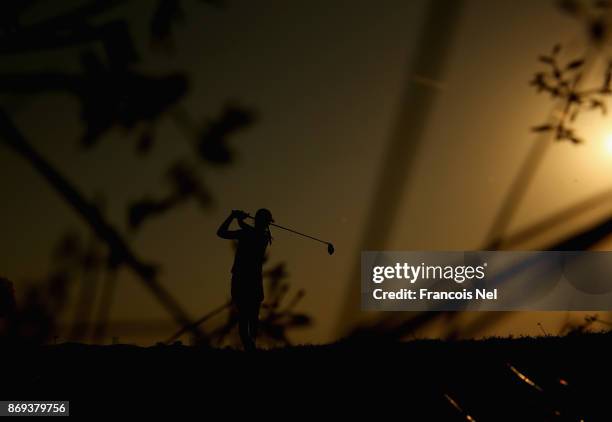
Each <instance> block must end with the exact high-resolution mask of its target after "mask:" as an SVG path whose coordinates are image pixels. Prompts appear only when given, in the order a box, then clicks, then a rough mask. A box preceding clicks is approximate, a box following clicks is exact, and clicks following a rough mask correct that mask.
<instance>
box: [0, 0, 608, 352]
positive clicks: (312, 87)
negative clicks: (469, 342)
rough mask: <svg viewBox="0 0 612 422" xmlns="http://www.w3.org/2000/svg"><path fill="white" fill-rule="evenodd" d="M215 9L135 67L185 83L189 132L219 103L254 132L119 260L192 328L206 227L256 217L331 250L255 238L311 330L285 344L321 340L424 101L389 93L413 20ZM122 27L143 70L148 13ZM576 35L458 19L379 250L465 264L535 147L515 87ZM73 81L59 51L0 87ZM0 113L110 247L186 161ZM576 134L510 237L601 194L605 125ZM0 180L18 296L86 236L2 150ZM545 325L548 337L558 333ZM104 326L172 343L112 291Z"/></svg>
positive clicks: (488, 18)
mask: <svg viewBox="0 0 612 422" xmlns="http://www.w3.org/2000/svg"><path fill="white" fill-rule="evenodd" d="M228 4H229V5H228V7H227V8H226V9H224V10H214V9H211V8H208V7H205V6H192V5H190V6H189V8H188V14H187V16H186V20H185V23H184V25H183V26H182V27H180V28H179V30H178V31H177V39H176V46H177V51H176V53H175V55H173V56H171V57H168V56H164V55H163V54H161V55H160V54H152V53H146V54H145V56H144V60H143V65H142V68H143V69H152V70H154V71H155V72H162V71H164V70H173V69H184V70H186V71H188V72H189V74H190V76H191V80H192V88H191V91H190V92H189V95H188V98H187V99H186V101H185V103H184V105H185V107H186V108H187V109H188V110H189V111H190V112H191V113H192V114H193V115H195V116H207V117H212V116H214V115H216V114H217V113H218V111H219V109H220V108H221V106H222V105H224V104H225V103H227V102H228V101H237V102H239V103H242V104H245V105H247V106H251V107H253V108H255V109H256V110H257V112H258V115H259V117H260V119H259V121H258V122H257V124H256V125H255V126H253V127H252V128H251V129H249V130H247V131H245V132H242V133H240V134H239V135H237V136H236V137H235V138H234V139H233V140H232V145H233V146H234V148H235V150H236V151H237V153H238V159H237V161H236V163H235V164H234V165H232V166H231V167H228V168H224V169H215V168H207V169H206V170H205V172H204V174H205V176H206V181H207V183H208V185H209V186H210V189H211V192H212V194H213V198H214V201H215V205H214V207H213V208H211V209H208V210H205V212H202V211H201V209H200V208H199V207H198V206H196V205H194V204H190V205H186V206H184V207H181V208H180V209H177V210H176V211H174V212H173V213H171V214H170V215H168V216H166V217H164V218H161V219H158V220H156V221H154V222H152V223H151V224H149V225H148V226H146V227H145V228H144V229H143V231H142V232H141V233H138V234H137V235H135V236H133V239H132V244H133V246H134V248H135V249H136V250H137V251H138V252H139V254H140V255H141V256H143V257H146V258H149V259H151V260H153V261H157V262H159V263H160V264H162V265H163V269H164V272H163V276H162V282H163V283H164V284H165V285H166V286H167V287H168V288H169V289H170V290H171V291H172V292H173V293H174V294H175V295H176V297H177V298H178V299H179V301H180V302H181V303H182V304H183V305H184V306H185V307H186V308H187V309H188V310H189V312H190V313H191V314H192V315H194V316H200V315H201V314H204V313H206V312H207V311H208V310H209V309H211V308H214V307H215V306H217V305H218V304H220V303H222V302H223V301H224V300H225V299H226V297H227V296H228V293H229V268H230V266H231V260H232V256H231V253H232V251H231V248H230V246H229V244H227V242H224V241H222V240H220V239H218V238H217V237H216V236H215V231H216V228H217V226H218V225H219V223H220V222H221V221H222V220H223V219H224V218H225V216H226V214H227V213H228V212H229V210H231V209H233V208H240V209H244V210H247V211H251V212H253V211H255V210H256V209H257V208H259V207H267V208H270V209H271V210H272V212H273V213H274V217H275V219H276V221H277V222H278V223H279V224H283V225H288V226H291V227H295V228H296V229H298V230H301V231H304V232H306V233H312V234H313V235H315V236H318V237H321V238H324V239H328V240H331V241H332V242H333V243H334V244H335V246H336V254H335V255H334V256H333V257H330V256H328V255H327V253H326V251H325V248H324V246H321V245H319V244H316V243H314V242H308V241H305V240H303V239H300V238H297V237H292V236H291V235H288V234H285V233H281V232H273V235H274V236H275V241H274V243H273V245H272V248H271V249H270V252H271V256H270V257H271V261H272V262H277V261H286V262H287V269H288V271H289V273H290V276H291V278H290V281H291V284H292V286H293V287H294V288H295V289H298V288H304V289H306V297H305V299H304V301H303V303H302V304H301V305H300V309H302V310H304V311H307V312H310V313H312V314H313V316H314V317H315V321H316V324H315V325H314V327H313V328H312V329H308V330H305V331H303V332H300V333H296V336H295V337H294V338H296V339H297V340H299V341H312V342H319V341H325V340H329V339H332V338H334V336H335V334H336V333H335V328H336V322H337V321H336V320H337V318H338V315H339V313H340V308H341V306H342V304H343V295H344V294H345V292H346V291H347V277H348V275H347V274H348V273H349V272H350V270H351V266H352V265H354V264H355V256H356V253H357V252H358V243H357V242H358V240H359V237H360V234H361V228H362V227H363V224H364V219H365V218H366V217H365V213H366V210H367V206H368V204H369V201H370V199H371V194H372V191H373V189H374V183H375V181H376V176H377V175H378V173H379V171H380V166H381V165H382V163H381V158H382V156H383V153H384V150H385V147H386V145H387V141H388V139H389V136H390V128H391V127H392V126H393V125H394V123H395V118H396V111H397V109H398V107H399V105H400V102H401V101H402V100H403V98H402V92H403V91H404V88H405V84H406V83H423V80H422V77H423V76H425V77H426V76H427V75H406V74H405V72H406V69H408V68H409V66H408V65H409V64H410V60H411V58H412V54H413V52H414V50H415V46H416V45H417V42H418V40H419V34H420V29H421V26H420V25H421V23H422V18H423V16H424V11H425V8H426V4H427V2H426V1H425V0H419V1H410V2H406V1H401V0H393V1H392V0H389V1H385V2H381V3H377V4H375V3H372V2H367V1H354V2H329V1H318V2H284V1H280V0H279V1H267V2H263V3H260V2H250V1H246V0H242V1H238V0H231V1H228ZM129 7H130V8H126V9H123V10H119V11H117V12H116V13H117V14H119V15H127V16H132V19H133V23H134V26H133V32H134V35H135V36H136V38H137V40H138V41H139V43H140V45H141V47H142V48H140V50H141V51H143V52H146V51H148V49H147V44H146V43H147V40H145V37H144V36H143V34H144V33H145V32H146V30H147V28H146V25H147V20H146V19H147V18H148V15H147V14H148V13H149V11H148V10H146V11H145V10H141V9H139V7H141V6H139V5H131V6H129ZM145 12H146V13H145ZM581 29H582V28H581V27H580V26H579V25H577V24H575V23H574V22H573V21H572V20H570V19H569V18H567V17H565V16H563V15H561V14H560V13H559V12H558V11H557V10H556V8H555V7H554V2H552V1H540V2H534V1H529V0H521V1H499V2H491V1H487V0H471V1H467V2H466V7H465V10H464V11H463V13H462V17H461V21H460V23H459V28H458V31H457V34H456V37H455V39H454V40H453V45H452V50H451V54H450V56H449V57H448V58H447V66H446V70H445V75H446V76H445V78H444V80H442V81H434V82H435V83H434V84H433V85H432V87H431V89H434V90H436V91H437V96H436V102H435V104H434V107H433V110H432V112H431V114H430V116H429V118H428V121H427V123H426V124H427V126H426V132H425V136H424V137H423V139H421V140H420V145H421V147H420V149H419V152H418V157H417V160H416V162H415V165H414V168H412V169H411V171H410V183H409V184H408V188H407V192H405V195H403V196H402V197H400V198H397V203H398V206H399V207H400V212H399V215H401V218H399V219H398V221H397V222H395V227H394V235H393V236H392V238H391V239H389V240H388V247H387V248H388V249H398V250H401V249H445V250H452V249H477V248H479V247H482V245H483V242H484V238H485V236H486V233H487V230H488V229H489V226H490V224H491V222H492V221H493V217H494V215H495V212H496V210H497V208H498V207H499V204H500V201H501V200H502V198H503V195H504V193H505V192H506V189H507V188H508V186H509V184H510V182H511V180H512V178H513V176H514V175H515V173H516V171H517V168H518V167H519V165H520V164H521V162H522V160H523V159H524V156H525V154H526V153H527V151H528V150H529V147H530V145H531V143H532V142H534V140H535V136H533V135H532V134H530V133H529V127H531V126H533V125H535V124H538V123H541V121H542V120H544V119H545V118H546V116H547V115H548V113H549V112H550V109H551V106H552V104H551V103H550V102H549V101H548V100H547V99H546V98H545V97H543V96H536V95H535V94H534V92H533V89H532V88H531V87H529V86H528V81H529V80H530V78H531V77H532V74H533V72H534V71H535V70H537V69H538V63H537V62H536V58H537V56H538V55H539V54H540V53H542V52H546V51H549V50H550V48H551V47H552V46H553V45H554V44H555V43H557V42H559V41H560V42H562V43H568V44H567V45H568V47H569V48H571V49H573V51H581V48H582V47H581V46H582V45H583V44H582V42H583V40H582V33H581ZM441 30H443V28H441ZM434 53H435V52H432V54H434ZM76 65H77V63H76V59H75V58H74V51H70V52H50V53H44V54H41V55H37V56H29V57H27V56H26V57H16V58H13V59H12V60H11V62H10V63H6V62H4V61H3V63H2V65H1V68H2V69H3V70H15V69H23V68H27V69H37V68H55V69H60V70H61V69H71V68H75V66H76ZM3 100H5V101H10V103H9V104H11V107H12V108H11V110H12V112H13V116H14V117H15V119H16V121H17V122H18V124H19V126H20V127H21V129H22V130H23V131H24V133H25V134H26V135H27V136H28V137H29V139H30V140H31V142H32V143H33V144H34V145H36V147H37V148H38V149H39V150H40V151H41V152H42V153H43V154H44V155H45V156H47V157H48V158H49V159H50V160H51V161H52V162H53V163H55V164H56V165H57V166H59V167H61V168H62V169H63V171H64V172H65V173H66V174H67V175H68V176H70V177H71V179H73V180H74V181H75V182H76V183H77V185H78V186H79V187H80V188H81V189H82V190H83V192H85V193H87V194H88V195H90V196H93V195H95V194H96V193H97V192H106V193H107V196H108V209H107V216H108V217H109V218H110V219H112V220H113V221H114V222H115V223H116V224H117V225H118V226H120V227H125V204H126V203H127V202H129V201H130V200H132V199H135V198H138V197H140V196H141V194H142V193H143V192H147V193H151V194H155V193H158V194H161V193H163V192H164V191H165V187H166V186H165V184H164V181H163V171H164V169H165V166H166V165H167V164H168V163H170V162H171V161H172V159H173V158H175V157H181V156H185V155H186V154H189V149H188V145H187V144H186V143H185V142H184V140H182V139H180V138H181V135H180V132H179V131H178V130H177V129H176V127H175V126H174V125H173V124H172V122H171V121H168V120H162V121H161V122H160V124H159V127H158V140H159V142H158V145H157V146H156V148H155V149H154V153H153V156H152V157H150V158H148V159H146V160H142V159H140V158H138V157H137V156H135V154H134V153H133V150H134V142H133V140H132V141H131V140H130V138H129V136H125V134H124V133H122V132H121V131H118V130H117V131H115V132H113V133H111V134H110V135H109V136H107V138H105V141H104V142H103V143H101V145H100V147H98V148H97V149H95V150H94V151H93V152H83V151H81V150H79V149H78V148H77V147H76V139H77V138H78V136H79V134H80V133H81V129H82V128H81V124H80V122H79V121H78V119H77V118H76V115H77V114H76V113H77V110H78V108H77V104H76V102H75V101H74V100H73V99H72V98H70V97H67V96H63V95H45V96H39V97H37V98H36V99H31V100H28V101H22V100H19V101H17V100H15V99H14V98H8V99H3ZM581 124H583V125H584V127H585V128H586V129H585V131H586V133H585V135H587V136H589V137H590V142H589V143H588V144H587V145H585V146H581V147H574V146H572V145H569V144H558V145H554V146H553V147H552V148H551V149H550V151H549V153H548V155H547V157H546V159H545V160H544V162H543V164H542V166H541V168H540V169H539V171H538V173H537V177H536V180H535V181H534V183H533V185H532V186H531V188H530V189H529V191H528V192H527V194H526V196H525V198H524V202H523V204H522V205H521V206H520V208H519V211H518V214H517V216H516V219H515V221H514V222H513V223H512V225H511V231H512V230H516V229H518V228H520V227H522V226H525V225H527V224H529V223H530V222H533V221H536V220H538V219H540V218H543V217H545V216H547V215H550V214H551V213H553V212H554V211H556V210H558V209H561V208H563V207H565V206H568V205H571V204H573V203H575V202H576V201H578V200H580V199H584V198H588V197H589V196H592V195H593V194H596V193H598V192H601V191H602V190H605V189H606V188H608V187H609V180H610V176H612V155H611V154H610V142H609V141H605V139H608V138H609V136H610V135H609V134H610V133H611V132H612V124H610V122H609V121H608V120H605V119H601V118H600V117H599V116H589V117H588V118H586V119H585V120H584V122H581ZM0 163H2V174H3V177H2V178H0V192H2V193H3V199H4V201H3V205H2V211H1V212H2V217H3V218H1V219H0V232H1V233H2V234H3V238H4V239H5V240H4V241H3V242H0V256H2V257H4V258H2V261H0V263H1V264H2V265H1V267H0V271H2V272H3V273H4V274H5V275H6V276H7V277H9V278H10V279H13V280H15V281H16V282H17V285H18V287H19V283H22V282H23V281H24V280H27V279H32V278H36V277H39V276H41V275H43V274H45V272H46V271H47V269H48V268H49V267H50V262H51V261H50V258H49V255H50V250H51V248H52V247H53V245H54V243H55V241H56V240H57V239H58V238H59V236H60V235H61V234H62V233H64V232H65V231H66V230H67V229H73V230H77V231H80V232H81V233H82V234H83V236H86V233H87V231H86V230H85V228H84V226H83V225H82V224H81V222H80V221H79V220H78V219H77V218H76V217H75V215H74V213H73V212H72V210H70V209H69V208H68V207H67V206H66V205H65V204H64V203H63V202H62V201H61V200H59V199H58V198H57V197H56V195H55V193H54V192H52V191H51V190H50V189H49V188H48V186H47V185H46V184H45V183H44V181H41V180H40V179H39V178H38V176H37V175H35V174H34V173H33V172H32V171H31V169H30V168H29V167H28V165H27V164H26V163H24V162H22V161H21V160H20V159H18V158H16V157H15V156H14V155H13V154H12V153H11V152H10V151H8V150H6V149H4V148H0ZM570 229H571V228H569V227H568V230H570ZM530 247H537V246H530ZM355 282H357V280H355ZM545 317H546V318H548V319H550V322H549V323H550V324H551V325H552V324H558V321H559V316H558V315H551V314H547V315H546V316H545ZM520 318H522V319H523V320H524V321H521V320H520ZM533 318H534V317H533V316H530V315H526V314H525V315H522V316H520V317H519V320H514V322H509V323H507V324H506V325H505V326H502V328H500V330H503V332H535V330H537V329H538V327H537V326H536V325H535V323H534V322H533V321H534V319H533ZM538 318H540V316H538ZM561 318H563V316H562V317H561ZM112 320H113V321H115V322H117V323H120V322H124V326H125V322H126V321H127V322H131V323H133V324H136V326H138V324H139V323H140V324H142V325H141V326H143V327H144V326H149V325H152V326H153V328H152V329H151V330H147V331H146V332H145V331H144V330H141V332H140V333H137V331H138V330H137V329H134V330H132V331H130V332H129V333H123V332H122V333H121V335H122V336H123V337H122V338H125V339H126V340H128V341H141V342H145V343H147V342H148V343H151V342H153V341H155V339H157V338H159V337H162V338H163V337H165V336H166V335H168V334H170V333H171V332H172V331H173V326H172V324H171V323H169V322H164V321H167V320H168V318H167V315H166V314H165V312H164V311H163V309H162V308H161V307H160V306H159V305H158V304H157V303H156V302H155V301H154V300H153V299H152V298H151V297H150V296H149V294H148V293H147V292H146V290H145V289H144V288H143V287H142V286H141V285H140V284H139V283H138V282H137V281H136V280H134V279H133V278H132V277H131V276H130V275H129V274H122V277H121V279H120V284H119V288H118V290H117V292H116V297H115V302H114V304H113V308H112ZM134 321H135V322H134ZM147 324H149V325H147Z"/></svg>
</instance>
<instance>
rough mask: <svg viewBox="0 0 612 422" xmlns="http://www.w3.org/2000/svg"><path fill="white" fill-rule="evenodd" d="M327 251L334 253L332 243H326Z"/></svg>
mask: <svg viewBox="0 0 612 422" xmlns="http://www.w3.org/2000/svg"><path fill="white" fill-rule="evenodd" d="M327 253H328V254H330V255H333V254H334V245H332V244H331V243H328V244H327Z"/></svg>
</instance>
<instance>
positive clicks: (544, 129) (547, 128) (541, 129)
mask: <svg viewBox="0 0 612 422" xmlns="http://www.w3.org/2000/svg"><path fill="white" fill-rule="evenodd" d="M553 129H554V127H553V126H552V125H541V126H535V127H533V128H531V130H532V132H547V131H550V130H553Z"/></svg>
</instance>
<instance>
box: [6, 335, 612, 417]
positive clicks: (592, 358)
mask: <svg viewBox="0 0 612 422" xmlns="http://www.w3.org/2000/svg"><path fill="white" fill-rule="evenodd" d="M5 352H7V353H5V359H6V360H5V362H10V365H7V367H6V368H5V371H3V383H2V385H3V387H2V389H3V390H5V391H2V395H3V396H5V397H9V396H12V397H13V398H16V397H24V396H27V397H45V398H47V399H51V398H55V399H58V400H59V399H62V400H66V399H70V400H71V401H72V402H73V403H74V404H73V405H72V410H71V411H72V412H73V414H78V413H79V409H81V410H80V411H82V412H83V413H85V414H87V412H89V410H88V409H90V406H98V408H97V410H96V412H98V413H100V412H102V413H104V412H110V413H112V412H113V410H112V409H113V408H112V407H106V406H101V401H100V400H104V403H112V404H113V406H115V409H116V407H117V406H121V407H126V408H127V409H128V410H131V411H134V412H138V411H139V409H140V410H143V409H144V410H151V409H150V408H148V406H151V405H154V406H156V407H157V408H158V409H159V410H160V411H161V410H169V411H172V408H173V406H175V405H177V403H178V406H180V409H179V410H186V409H191V410H195V411H202V412H203V411H204V410H202V409H203V408H202V406H205V408H206V410H205V411H206V414H208V413H209V412H210V411H211V409H212V408H217V407H218V408H219V409H218V410H222V411H227V410H228V409H227V408H226V407H224V406H225V405H224V404H223V403H226V401H227V400H228V399H229V400H230V401H232V400H233V399H237V398H240V399H239V400H240V403H241V407H242V406H259V407H261V408H263V409H261V410H257V412H264V413H265V412H267V411H268V408H269V409H270V411H276V410H275V409H277V406H280V405H281V404H285V405H292V406H293V412H298V413H299V412H303V411H308V409H310V410H312V408H313V406H317V407H318V406H321V405H328V404H332V405H334V407H338V406H340V407H346V408H351V409H354V410H359V408H361V407H363V408H367V409H370V410H375V411H377V412H379V413H378V415H379V416H381V415H382V414H384V413H386V412H388V411H389V410H392V409H394V410H395V411H397V410H400V411H401V413H403V414H404V415H406V417H407V419H408V420H411V419H413V418H417V416H418V415H426V416H427V418H426V420H575V421H576V420H581V419H584V420H602V419H603V420H605V419H606V418H604V417H603V415H604V414H607V415H610V414H611V411H610V410H609V406H608V403H607V400H606V398H607V397H608V393H607V391H606V389H605V383H606V382H607V381H608V380H609V379H610V378H611V376H612V362H611V359H610V356H612V353H611V352H612V332H599V333H579V332H576V333H574V334H570V335H566V336H563V337H558V336H542V337H521V338H488V339H483V340H453V341H445V340H413V341H409V342H404V343H399V342H383V341H381V340H380V339H378V340H376V339H375V338H372V339H370V340H354V339H353V340H351V339H347V340H344V341H341V342H337V343H334V344H328V345H319V346H293V347H284V348H276V349H268V350H258V351H256V352H254V353H244V352H241V351H238V350H235V349H230V348H225V349H217V348H201V347H200V348H197V347H191V346H184V345H182V344H178V343H177V344H174V345H169V346H165V345H162V344H159V345H157V346H152V347H138V346H131V345H121V344H119V345H111V346H95V345H84V344H79V343H64V344H58V345H50V346H41V347H37V348H31V349H19V350H14V351H10V350H7V349H5ZM602 387H603V388H602ZM169 403H172V404H169ZM100 406H101V407H100ZM198 409H200V410H198ZM264 409H265V410H264ZM175 410H176V409H175ZM419 420H421V419H419ZM608 420H609V419H608Z"/></svg>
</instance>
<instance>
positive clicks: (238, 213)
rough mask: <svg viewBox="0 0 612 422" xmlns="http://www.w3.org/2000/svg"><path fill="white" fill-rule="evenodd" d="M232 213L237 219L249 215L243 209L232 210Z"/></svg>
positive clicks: (242, 218)
mask: <svg viewBox="0 0 612 422" xmlns="http://www.w3.org/2000/svg"><path fill="white" fill-rule="evenodd" d="M232 215H233V216H234V218H236V219H237V220H244V219H245V218H247V217H248V216H249V215H248V214H247V213H246V212H244V211H241V210H232Z"/></svg>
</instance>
